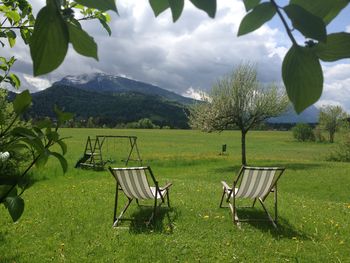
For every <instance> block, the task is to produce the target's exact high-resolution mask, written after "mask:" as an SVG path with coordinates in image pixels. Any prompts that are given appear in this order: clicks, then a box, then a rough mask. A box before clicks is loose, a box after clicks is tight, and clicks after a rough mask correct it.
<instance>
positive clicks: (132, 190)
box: [109, 167, 171, 226]
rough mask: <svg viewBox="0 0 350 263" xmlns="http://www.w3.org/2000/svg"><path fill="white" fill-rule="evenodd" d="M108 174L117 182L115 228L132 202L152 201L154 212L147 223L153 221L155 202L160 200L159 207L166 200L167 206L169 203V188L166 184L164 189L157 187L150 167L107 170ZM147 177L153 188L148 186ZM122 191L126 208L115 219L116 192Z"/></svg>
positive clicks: (116, 199)
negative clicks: (125, 199)
mask: <svg viewBox="0 0 350 263" xmlns="http://www.w3.org/2000/svg"><path fill="white" fill-rule="evenodd" d="M109 170H110V172H111V173H112V175H113V176H114V178H115V179H116V182H117V188H116V198H115V206H114V217H113V226H117V224H118V222H119V221H120V220H122V216H123V214H124V212H125V211H126V210H127V208H128V207H129V205H130V203H131V202H132V200H134V199H135V200H136V202H137V204H139V200H149V199H151V200H154V210H153V213H152V215H151V218H150V219H149V222H150V221H151V220H152V219H153V216H154V215H155V213H156V208H157V200H158V199H160V204H159V206H160V205H161V204H162V203H164V202H165V198H166V199H167V203H168V206H169V207H170V203H169V187H170V186H171V184H170V183H168V184H167V185H166V186H164V187H159V186H158V182H157V181H156V180H155V177H154V175H153V173H152V170H151V168H150V167H128V168H111V167H110V168H109ZM147 177H151V179H152V181H153V184H154V186H150V184H149V182H148V179H147ZM119 191H122V192H123V193H124V194H125V196H126V197H127V199H128V202H127V204H126V206H125V207H124V209H123V211H122V212H121V214H120V216H119V217H118V218H117V217H116V213H117V206H118V192H119Z"/></svg>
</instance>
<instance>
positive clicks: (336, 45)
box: [315, 32, 350, 61]
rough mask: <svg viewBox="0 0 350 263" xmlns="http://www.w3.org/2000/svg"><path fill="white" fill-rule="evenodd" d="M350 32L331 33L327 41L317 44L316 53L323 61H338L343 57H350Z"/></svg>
mask: <svg viewBox="0 0 350 263" xmlns="http://www.w3.org/2000/svg"><path fill="white" fill-rule="evenodd" d="M349 46H350V34H349V33H344V32H341V33H334V34H329V35H328V37H327V42H326V43H318V44H317V45H316V46H315V53H316V55H317V56H318V57H319V58H320V59H321V60H323V61H336V60H339V59H342V58H350V48H349Z"/></svg>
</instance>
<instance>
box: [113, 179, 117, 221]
mask: <svg viewBox="0 0 350 263" xmlns="http://www.w3.org/2000/svg"><path fill="white" fill-rule="evenodd" d="M117 207H118V183H117V187H116V189H115V200H114V212H113V223H114V222H115V220H116V219H117Z"/></svg>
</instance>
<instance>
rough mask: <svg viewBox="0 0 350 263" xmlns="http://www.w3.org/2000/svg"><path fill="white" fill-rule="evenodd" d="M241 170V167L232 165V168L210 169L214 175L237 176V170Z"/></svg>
mask: <svg viewBox="0 0 350 263" xmlns="http://www.w3.org/2000/svg"><path fill="white" fill-rule="evenodd" d="M240 168H241V165H233V166H225V167H219V168H214V169H212V170H213V172H215V173H232V172H233V173H234V174H237V173H238V171H239V169H240Z"/></svg>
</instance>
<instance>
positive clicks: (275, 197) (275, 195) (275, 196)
mask: <svg viewBox="0 0 350 263" xmlns="http://www.w3.org/2000/svg"><path fill="white" fill-rule="evenodd" d="M274 199H275V200H274V201H275V222H276V224H277V216H278V214H277V185H275V191H274Z"/></svg>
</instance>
